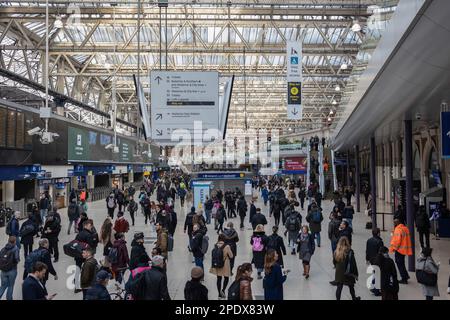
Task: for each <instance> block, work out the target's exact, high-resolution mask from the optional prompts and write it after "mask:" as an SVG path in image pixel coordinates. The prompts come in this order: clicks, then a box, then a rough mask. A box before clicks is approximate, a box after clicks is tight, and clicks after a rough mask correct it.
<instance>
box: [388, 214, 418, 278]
mask: <svg viewBox="0 0 450 320" xmlns="http://www.w3.org/2000/svg"><path fill="white" fill-rule="evenodd" d="M394 226H395V228H394V233H393V235H392V238H391V246H390V247H389V252H390V253H394V252H395V264H396V265H397V268H398V270H399V272H400V276H401V277H402V280H401V281H399V283H403V284H407V283H408V279H409V275H408V271H406V267H405V256H411V255H412V254H413V252H412V244H411V236H410V234H409V229H408V227H407V226H405V225H404V224H403V221H402V220H400V219H394Z"/></svg>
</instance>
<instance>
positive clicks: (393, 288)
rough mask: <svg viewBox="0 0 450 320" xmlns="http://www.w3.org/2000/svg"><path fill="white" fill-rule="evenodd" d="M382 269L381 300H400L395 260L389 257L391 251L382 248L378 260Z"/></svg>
mask: <svg viewBox="0 0 450 320" xmlns="http://www.w3.org/2000/svg"><path fill="white" fill-rule="evenodd" d="M377 265H378V266H379V267H380V273H381V274H380V288H381V300H398V292H399V283H398V278H397V269H396V268H395V263H394V260H392V259H391V258H390V257H389V249H388V248H386V247H384V246H383V247H381V248H380V252H379V255H378V258H377Z"/></svg>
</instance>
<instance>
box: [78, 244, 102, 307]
mask: <svg viewBox="0 0 450 320" xmlns="http://www.w3.org/2000/svg"><path fill="white" fill-rule="evenodd" d="M93 253H94V250H93V249H92V248H86V249H84V250H83V259H84V263H83V265H82V266H81V277H80V286H81V289H82V290H83V300H85V299H86V293H87V291H88V290H89V289H90V288H92V286H93V285H94V284H95V280H96V274H97V268H98V262H97V260H95V258H94V256H93Z"/></svg>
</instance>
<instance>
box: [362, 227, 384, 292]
mask: <svg viewBox="0 0 450 320" xmlns="http://www.w3.org/2000/svg"><path fill="white" fill-rule="evenodd" d="M383 246H384V244H383V240H382V239H381V237H380V228H375V229H372V238H370V239H369V240H367V243H366V261H367V263H370V264H371V265H377V259H378V255H379V252H380V249H381V248H382V247H383ZM373 273H374V274H375V271H374V272H373ZM375 279H376V277H375V276H374V277H373V280H372V284H373V286H374V287H373V289H371V290H370V292H372V293H373V294H374V295H375V296H379V295H380V290H378V289H376V288H375Z"/></svg>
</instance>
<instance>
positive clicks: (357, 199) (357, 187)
mask: <svg viewBox="0 0 450 320" xmlns="http://www.w3.org/2000/svg"><path fill="white" fill-rule="evenodd" d="M359 175H360V173H359V146H358V145H356V146H355V179H354V180H355V184H356V187H355V188H356V193H355V195H356V212H360V210H361V201H360V188H361V185H360V178H359Z"/></svg>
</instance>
